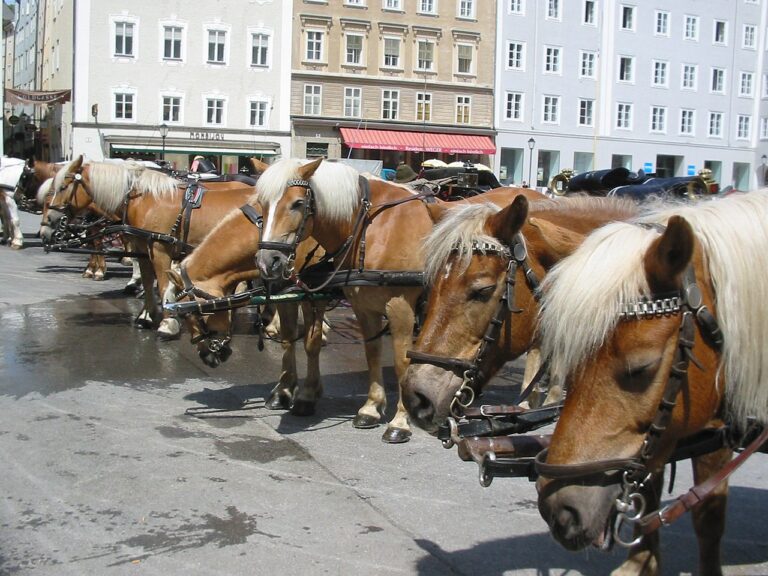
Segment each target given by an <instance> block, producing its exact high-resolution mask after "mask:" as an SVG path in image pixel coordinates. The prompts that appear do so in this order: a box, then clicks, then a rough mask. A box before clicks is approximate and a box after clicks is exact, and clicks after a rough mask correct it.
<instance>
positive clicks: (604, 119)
mask: <svg viewBox="0 0 768 576" xmlns="http://www.w3.org/2000/svg"><path fill="white" fill-rule="evenodd" d="M767 5H768V2H766V1H765V0H707V1H701V0H698V1H697V0H655V1H653V2H637V1H633V0H573V1H571V0H568V1H567V2H566V1H565V0H545V1H536V0H505V1H504V2H500V3H499V22H500V31H499V40H498V53H499V54H500V58H499V61H498V64H497V76H496V78H497V81H496V110H495V115H496V126H497V129H498V137H497V145H498V148H499V153H498V155H497V156H496V158H495V164H494V169H495V170H496V171H497V173H498V174H499V176H500V179H501V180H502V181H503V182H505V183H511V182H516V183H521V182H524V181H527V182H530V183H531V185H538V186H546V185H547V183H548V182H549V180H550V179H551V178H552V176H554V175H555V174H557V173H558V172H559V171H560V170H561V169H564V168H571V169H574V170H576V171H577V172H584V171H586V170H591V169H602V168H610V167H616V166H625V167H627V168H629V169H632V170H638V169H642V170H644V171H646V172H655V173H657V174H658V175H660V176H685V175H690V174H695V173H697V172H698V171H699V170H700V169H702V168H709V169H711V170H712V172H713V175H714V177H715V179H716V180H718V181H719V182H720V183H721V186H727V185H732V186H734V187H735V188H738V189H742V190H747V189H751V188H754V187H756V186H758V185H762V184H763V182H764V178H765V171H766V156H765V154H766V152H768V141H767V140H766V139H768V100H766V97H768V85H767V84H766V63H765V50H766V44H765V42H766V38H765V36H766V10H767Z"/></svg>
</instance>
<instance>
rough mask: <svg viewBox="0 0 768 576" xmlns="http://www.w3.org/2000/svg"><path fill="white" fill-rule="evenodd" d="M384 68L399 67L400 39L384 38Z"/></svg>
mask: <svg viewBox="0 0 768 576" xmlns="http://www.w3.org/2000/svg"><path fill="white" fill-rule="evenodd" d="M384 67H385V68H399V67H400V38H384Z"/></svg>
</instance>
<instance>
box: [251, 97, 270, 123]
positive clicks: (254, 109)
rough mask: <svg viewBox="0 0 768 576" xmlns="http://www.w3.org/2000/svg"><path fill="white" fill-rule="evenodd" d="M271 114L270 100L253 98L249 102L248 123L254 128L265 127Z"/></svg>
mask: <svg viewBox="0 0 768 576" xmlns="http://www.w3.org/2000/svg"><path fill="white" fill-rule="evenodd" d="M268 114H269V102H267V101H266V100H251V102H249V104H248V125H249V126H251V127H253V128H265V127H266V126H267V119H268Z"/></svg>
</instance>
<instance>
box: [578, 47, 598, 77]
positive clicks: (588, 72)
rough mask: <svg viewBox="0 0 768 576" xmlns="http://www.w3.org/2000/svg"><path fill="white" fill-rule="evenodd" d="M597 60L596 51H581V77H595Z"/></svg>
mask: <svg viewBox="0 0 768 576" xmlns="http://www.w3.org/2000/svg"><path fill="white" fill-rule="evenodd" d="M596 60H597V53H596V52H586V51H582V52H581V65H580V66H579V76H580V77H581V78H594V77H595V61H596Z"/></svg>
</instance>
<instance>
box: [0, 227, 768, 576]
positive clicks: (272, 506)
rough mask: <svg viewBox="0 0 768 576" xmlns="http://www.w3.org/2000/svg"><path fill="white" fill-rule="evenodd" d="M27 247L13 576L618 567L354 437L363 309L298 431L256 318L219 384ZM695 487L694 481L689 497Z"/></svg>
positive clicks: (758, 513) (7, 274)
mask: <svg viewBox="0 0 768 576" xmlns="http://www.w3.org/2000/svg"><path fill="white" fill-rule="evenodd" d="M24 216H25V220H24V225H25V230H26V231H27V232H30V233H31V232H32V231H33V230H34V219H33V218H32V217H29V216H27V215H24ZM27 241H28V242H29V243H31V244H32V246H30V247H28V248H26V249H25V250H22V251H20V252H12V251H11V250H9V249H8V248H6V247H0V327H1V328H0V330H1V332H0V334H2V337H1V338H0V574H2V575H5V574H35V575H38V574H40V575H69V574H71V575H101V574H109V575H113V574H114V575H122V574H162V575H164V576H169V575H170V576H173V575H176V574H184V575H190V574H194V575H197V574H200V575H219V574H221V575H225V574H226V575H239V574H249V575H250V574H270V575H274V574H297V575H305V574H306V575H310V574H312V575H315V574H353V573H354V574H360V573H363V574H371V575H379V574H381V575H384V574H422V575H440V574H466V575H469V574H473V575H474V574H483V575H500V574H539V575H547V576H548V575H555V574H569V575H576V574H607V573H608V572H610V570H612V569H613V568H615V567H616V566H618V565H619V564H620V563H621V560H622V558H623V552H622V551H621V550H616V551H614V552H613V553H610V554H604V553H598V552H595V551H589V552H582V553H578V554H573V553H569V552H566V551H565V550H563V549H562V548H560V547H559V546H558V545H557V544H556V543H555V542H554V541H553V540H552V539H551V537H550V536H549V534H548V532H547V529H546V526H545V524H544V522H543V520H542V519H541V517H540V516H539V514H538V511H537V508H536V492H535V489H534V487H533V485H532V484H530V483H529V482H527V481H526V480H524V479H497V480H495V481H494V483H493V484H492V485H491V487H490V488H487V489H483V488H481V487H480V486H479V484H478V482H477V470H476V467H475V466H474V465H473V464H467V463H464V462H461V461H460V460H459V459H458V458H457V456H456V452H455V449H454V450H450V451H449V450H445V449H443V448H442V447H441V445H440V443H439V442H437V440H435V439H434V438H432V437H430V436H429V435H427V434H425V433H423V432H421V431H415V433H414V437H413V439H412V440H411V441H410V442H409V443H407V444H404V445H397V446H390V445H385V444H383V443H382V442H381V440H380V437H381V433H382V431H383V429H381V428H379V429H374V430H355V429H354V428H352V425H351V420H352V418H353V417H354V415H355V413H356V411H357V409H358V408H359V407H360V406H361V405H362V403H363V401H364V399H365V392H366V387H367V379H366V373H365V361H364V358H363V353H362V348H361V346H360V344H359V343H358V333H357V332H356V328H355V323H354V320H353V318H352V317H351V313H350V311H349V310H347V309H344V308H339V309H337V310H335V311H334V312H333V314H332V318H333V323H334V326H335V330H334V331H332V332H331V334H330V336H329V344H328V346H326V347H325V348H324V349H323V353H322V356H321V369H322V374H323V384H324V388H325V395H324V397H323V398H322V399H321V400H320V402H319V403H318V409H317V413H316V414H315V415H314V416H312V417H308V418H298V417H294V416H291V415H290V414H287V413H284V412H274V411H268V410H266V409H264V408H263V400H264V398H265V397H266V395H267V394H268V392H269V390H270V389H271V388H272V386H273V385H274V382H275V380H276V378H277V377H278V375H279V368H280V356H281V349H280V347H279V345H277V344H276V343H272V342H268V343H267V347H266V349H265V350H264V351H263V352H259V351H258V349H257V338H256V337H255V336H254V335H252V334H250V333H249V332H250V325H251V323H252V318H251V317H250V316H249V315H248V313H247V312H246V311H240V312H239V313H238V322H237V335H236V337H235V339H234V341H233V348H234V353H233V355H232V357H231V358H230V359H229V361H228V362H227V363H226V364H224V365H222V366H221V367H219V368H216V369H212V368H208V367H206V366H204V365H203V363H202V362H201V361H200V360H199V359H198V357H197V354H196V352H195V350H194V348H193V347H192V345H190V344H189V342H188V338H187V336H186V335H184V336H183V338H182V340H181V341H176V342H160V341H158V340H157V338H156V337H155V335H154V333H153V332H151V331H147V330H138V329H136V328H134V327H133V326H132V319H133V317H134V316H135V315H136V314H138V312H139V309H140V305H139V301H137V300H136V299H134V298H132V297H127V296H125V295H123V293H122V287H123V286H124V284H125V282H126V281H127V280H128V278H129V276H130V270H129V269H128V268H124V267H121V266H119V265H118V264H114V263H111V264H110V273H109V275H108V279H107V280H106V281H104V282H100V283H98V282H93V281H91V280H85V279H83V278H81V277H80V272H81V271H82V268H83V267H84V261H85V260H84V257H83V256H79V255H62V254H45V253H44V252H43V251H42V250H41V249H40V248H39V247H35V246H34V244H37V241H36V240H35V239H34V238H29V237H28V238H27ZM299 366H300V373H301V374H303V372H304V362H303V359H302V358H301V355H299ZM387 366H388V368H387V370H386V372H385V377H386V380H387V384H388V385H389V387H390V390H391V391H392V393H391V394H390V397H389V398H390V410H389V415H390V416H391V414H392V409H393V407H394V404H395V396H394V373H393V371H392V370H391V362H389V361H388V362H387ZM521 369H522V364H521V363H519V362H517V363H513V364H510V365H508V366H507V367H506V369H505V370H504V371H503V373H502V374H501V375H500V376H499V377H498V378H497V379H496V380H495V381H494V385H493V388H492V392H491V395H490V398H489V400H490V401H493V400H495V399H499V400H500V399H502V398H509V397H510V395H511V393H512V392H513V391H514V390H515V389H516V388H517V386H518V385H519V379H520V375H521ZM190 409H192V411H195V410H201V409H202V410H221V411H220V412H214V413H213V414H209V415H208V416H212V417H207V418H199V417H194V416H190V415H189V414H187V413H186V412H187V411H188V410H190ZM767 479H768V457H765V456H756V457H755V458H754V459H753V460H752V461H751V462H749V463H748V464H747V465H746V466H745V467H744V468H743V469H741V470H739V471H738V472H737V473H736V475H735V478H734V481H733V482H732V490H731V501H730V506H729V521H728V530H727V532H726V537H725V540H724V543H723V555H724V561H725V565H726V566H725V570H726V573H727V574H768V543H767V542H766V540H768V539H766V537H765V534H766V533H768V499H766V497H765V492H764V491H763V489H764V488H765V487H766V480H767ZM690 481H691V479H690V472H689V470H688V467H687V466H680V467H679V470H678V480H677V484H676V487H675V495H676V494H679V493H680V492H682V491H683V490H685V489H687V488H688V486H690ZM662 539H663V549H664V573H665V574H688V573H691V572H693V571H695V565H696V545H695V538H694V536H693V532H692V529H691V526H690V520H689V519H685V520H683V521H681V522H679V523H678V524H676V525H674V526H672V527H670V528H668V529H666V530H665V531H664V534H663V536H662Z"/></svg>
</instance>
